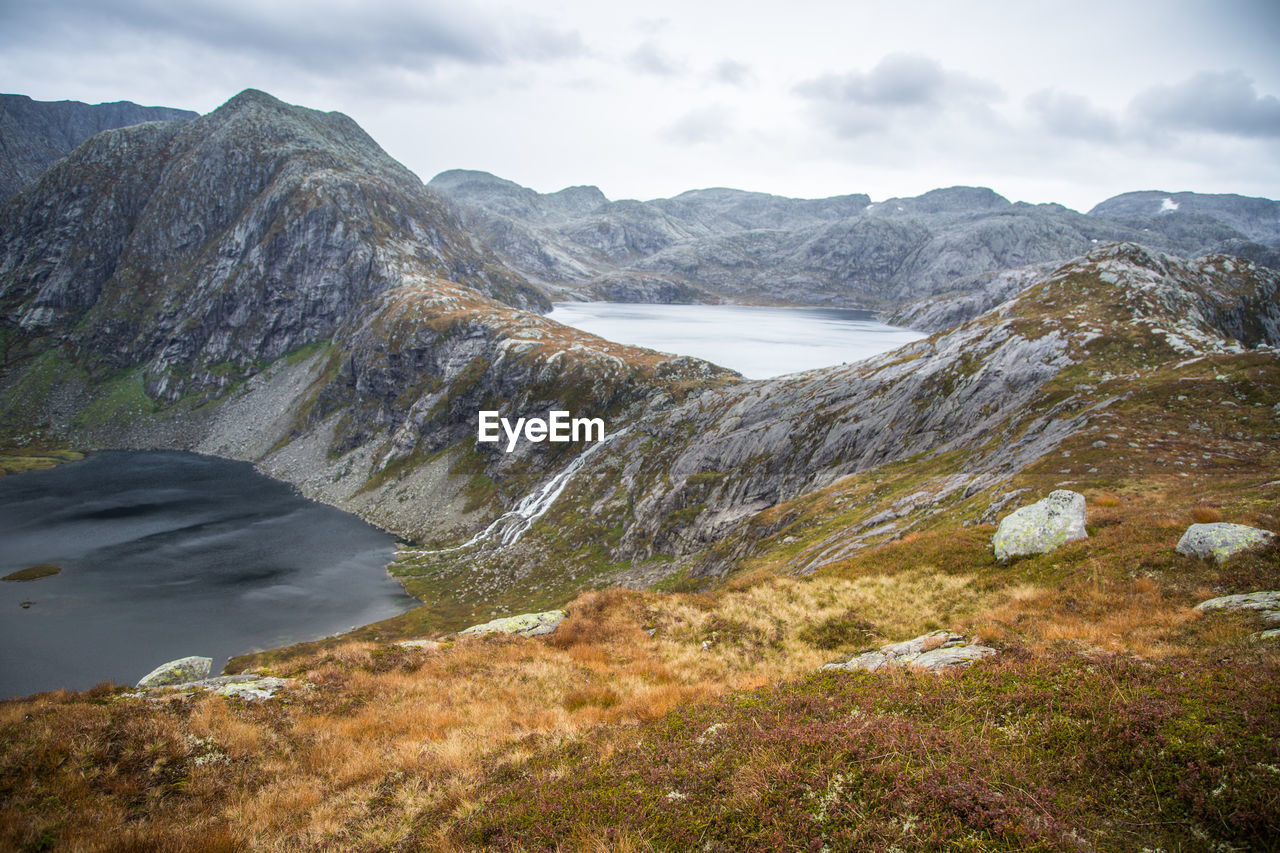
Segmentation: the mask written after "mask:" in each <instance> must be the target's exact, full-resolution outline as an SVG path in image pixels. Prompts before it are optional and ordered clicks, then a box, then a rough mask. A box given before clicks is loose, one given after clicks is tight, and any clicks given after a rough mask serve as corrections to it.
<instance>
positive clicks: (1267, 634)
mask: <svg viewBox="0 0 1280 853" xmlns="http://www.w3.org/2000/svg"><path fill="white" fill-rule="evenodd" d="M1253 636H1255V637H1257V638H1258V639H1259V640H1280V628H1268V629H1267V630H1265V631H1259V632H1258V633H1257V634H1254V635H1253Z"/></svg>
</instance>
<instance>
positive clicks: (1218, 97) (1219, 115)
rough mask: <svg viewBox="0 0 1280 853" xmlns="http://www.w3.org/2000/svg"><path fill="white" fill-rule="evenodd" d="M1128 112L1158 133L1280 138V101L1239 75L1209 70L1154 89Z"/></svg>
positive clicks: (1236, 72)
mask: <svg viewBox="0 0 1280 853" xmlns="http://www.w3.org/2000/svg"><path fill="white" fill-rule="evenodd" d="M1130 111H1131V112H1132V113H1133V114H1134V116H1135V117H1136V118H1138V119H1140V120H1144V121H1146V122H1148V123H1149V124H1150V125H1151V127H1152V129H1154V130H1156V131H1163V130H1208V131H1212V132H1214V133H1221V134H1225V135H1228V136H1243V137H1280V99H1277V98H1276V97H1275V96H1274V95H1259V94H1258V91H1257V89H1256V88H1255V87H1254V82H1253V80H1252V79H1250V78H1249V77H1247V76H1245V75H1244V73H1243V72H1240V71H1225V72H1218V73H1213V72H1207V71H1206V72H1201V73H1199V74H1196V75H1195V76H1193V77H1191V78H1189V79H1187V80H1184V81H1183V82H1181V83H1178V84H1175V85H1172V86H1153V87H1152V88H1150V89H1148V90H1146V91H1145V92H1143V93H1141V94H1140V95H1138V96H1137V97H1136V98H1134V100H1133V103H1132V105H1131V106H1130Z"/></svg>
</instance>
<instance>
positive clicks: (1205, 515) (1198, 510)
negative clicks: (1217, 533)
mask: <svg viewBox="0 0 1280 853" xmlns="http://www.w3.org/2000/svg"><path fill="white" fill-rule="evenodd" d="M1191 517H1192V518H1193V519H1195V521H1196V524H1213V523H1215V522H1218V521H1222V512H1221V511H1219V510H1216V509H1214V508H1213V507H1211V506H1204V505H1201V506H1198V507H1194V508H1193V509H1192V510H1191Z"/></svg>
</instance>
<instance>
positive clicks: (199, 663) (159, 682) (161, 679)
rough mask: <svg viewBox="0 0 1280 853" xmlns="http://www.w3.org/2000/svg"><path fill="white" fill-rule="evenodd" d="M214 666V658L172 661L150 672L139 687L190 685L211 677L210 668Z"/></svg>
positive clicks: (139, 682)
mask: <svg viewBox="0 0 1280 853" xmlns="http://www.w3.org/2000/svg"><path fill="white" fill-rule="evenodd" d="M211 666H213V658H202V657H194V656H193V657H186V658H179V659H178V660H171V661H169V662H168V663H165V664H161V665H160V666H158V667H156V668H155V669H153V670H151V672H148V673H147V674H146V675H144V676H143V677H142V679H141V680H139V681H138V686H139V687H172V686H174V685H178V684H190V683H191V682H193V681H202V680H204V679H206V678H208V677H209V667H211Z"/></svg>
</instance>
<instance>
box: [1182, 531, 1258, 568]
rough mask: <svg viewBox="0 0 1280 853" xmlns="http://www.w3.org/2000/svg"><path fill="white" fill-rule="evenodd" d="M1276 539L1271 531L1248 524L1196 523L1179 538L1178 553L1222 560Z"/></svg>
mask: <svg viewBox="0 0 1280 853" xmlns="http://www.w3.org/2000/svg"><path fill="white" fill-rule="evenodd" d="M1274 538H1275V534H1274V533H1272V532H1271V531H1270V530H1259V529H1258V528H1256V527H1249V526H1248V525H1246V524H1228V523H1227V522H1225V521H1219V522H1215V523H1213V524H1193V525H1191V526H1190V527H1188V528H1187V532H1186V533H1184V534H1182V538H1181V539H1179V540H1178V553H1179V554H1186V555H1187V556H1188V557H1200V558H1201V559H1209V558H1210V557H1212V558H1213V559H1215V560H1217V561H1218V562H1219V563H1221V562H1222V561H1223V560H1226V559H1228V558H1230V557H1233V556H1235V555H1236V554H1238V553H1240V552H1241V551H1247V550H1248V549H1250V548H1257V547H1258V546H1260V545H1265V544H1267V543H1268V542H1270V541H1271V540H1272V539H1274Z"/></svg>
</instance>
